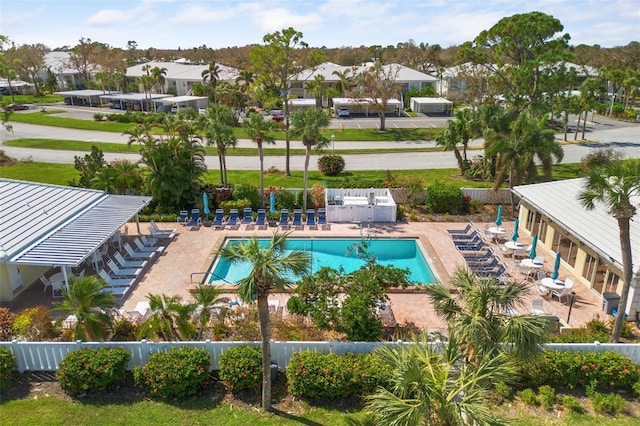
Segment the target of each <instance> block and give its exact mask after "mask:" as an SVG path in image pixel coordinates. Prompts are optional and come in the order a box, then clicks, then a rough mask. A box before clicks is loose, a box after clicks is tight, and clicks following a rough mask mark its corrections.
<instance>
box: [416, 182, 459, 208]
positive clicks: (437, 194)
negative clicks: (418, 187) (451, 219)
mask: <svg viewBox="0 0 640 426" xmlns="http://www.w3.org/2000/svg"><path fill="white" fill-rule="evenodd" d="M464 203H465V201H464V194H463V193H462V190H461V189H460V188H459V187H457V186H453V185H442V184H438V183H436V184H435V185H432V186H430V187H429V188H427V201H426V205H427V207H428V208H429V210H431V211H432V212H433V213H449V214H459V213H464Z"/></svg>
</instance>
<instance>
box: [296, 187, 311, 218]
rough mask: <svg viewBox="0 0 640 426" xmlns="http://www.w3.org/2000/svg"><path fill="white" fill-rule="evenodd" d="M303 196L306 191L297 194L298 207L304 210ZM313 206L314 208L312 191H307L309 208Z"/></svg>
mask: <svg viewBox="0 0 640 426" xmlns="http://www.w3.org/2000/svg"><path fill="white" fill-rule="evenodd" d="M303 196H304V191H298V192H296V207H298V208H302V197H303ZM311 206H313V197H312V196H311V191H309V190H307V208H310V207H311ZM305 213H306V212H305Z"/></svg>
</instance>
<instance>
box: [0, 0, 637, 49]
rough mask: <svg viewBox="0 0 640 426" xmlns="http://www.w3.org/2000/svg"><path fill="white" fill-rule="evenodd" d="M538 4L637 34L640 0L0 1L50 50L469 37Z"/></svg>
mask: <svg viewBox="0 0 640 426" xmlns="http://www.w3.org/2000/svg"><path fill="white" fill-rule="evenodd" d="M531 11H540V12H544V13H546V14H548V15H552V16H554V17H555V18H557V19H559V20H560V22H561V23H562V24H563V25H564V32H568V33H569V34H570V35H571V41H570V43H571V44H572V45H578V44H589V45H593V44H599V45H600V46H602V47H613V46H621V45H626V44H628V43H629V42H631V41H639V40H640V0H528V1H521V0H253V1H251V0H247V1H245V0H236V1H228V0H200V1H195V0H110V1H102V0H0V34H2V35H5V36H8V37H9V39H10V40H11V41H13V42H15V43H16V44H18V45H20V44H25V43H27V44H32V43H43V44H45V45H46V46H48V47H50V48H52V49H54V48H57V47H62V46H74V45H76V44H77V43H78V40H79V39H80V38H81V37H83V38H89V39H91V40H92V41H98V42H102V43H107V44H109V45H110V46H113V47H121V48H126V46H127V42H128V41H130V40H133V41H135V42H137V44H138V47H139V48H143V49H146V48H149V47H153V48H156V49H177V48H178V47H180V48H182V49H185V48H190V47H199V46H202V45H206V46H207V47H212V48H222V47H232V46H245V45H248V44H258V43H262V37H263V36H264V35H265V34H268V33H272V32H274V31H277V30H281V29H283V28H287V27H293V28H295V29H296V30H297V31H300V32H302V33H303V40H304V41H305V42H307V43H308V44H309V45H310V46H312V47H321V46H325V47H329V48H332V47H342V46H361V45H365V46H371V45H382V46H388V45H397V44H398V43H402V42H407V41H409V40H414V41H415V42H416V44H419V43H421V42H424V43H428V44H430V45H433V44H439V45H440V46H442V47H449V46H452V45H459V44H461V43H463V42H465V41H471V40H473V39H474V38H475V37H476V36H477V35H478V34H479V33H480V32H481V31H482V30H485V29H489V28H491V27H492V26H493V25H494V24H496V23H497V22H498V21H499V20H500V19H501V18H503V17H506V16H511V15H514V14H519V13H528V12H531Z"/></svg>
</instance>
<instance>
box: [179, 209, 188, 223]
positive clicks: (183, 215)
mask: <svg viewBox="0 0 640 426" xmlns="http://www.w3.org/2000/svg"><path fill="white" fill-rule="evenodd" d="M176 221H177V222H178V223H179V224H180V225H186V224H187V223H189V211H188V210H180V215H179V216H178V218H177V219H176Z"/></svg>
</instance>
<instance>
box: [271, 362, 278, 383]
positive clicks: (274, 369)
mask: <svg viewBox="0 0 640 426" xmlns="http://www.w3.org/2000/svg"><path fill="white" fill-rule="evenodd" d="M277 375H278V364H277V363H275V362H272V363H271V381H272V382H275V381H276V377H277Z"/></svg>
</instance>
